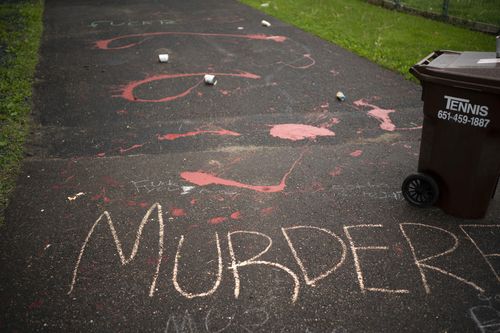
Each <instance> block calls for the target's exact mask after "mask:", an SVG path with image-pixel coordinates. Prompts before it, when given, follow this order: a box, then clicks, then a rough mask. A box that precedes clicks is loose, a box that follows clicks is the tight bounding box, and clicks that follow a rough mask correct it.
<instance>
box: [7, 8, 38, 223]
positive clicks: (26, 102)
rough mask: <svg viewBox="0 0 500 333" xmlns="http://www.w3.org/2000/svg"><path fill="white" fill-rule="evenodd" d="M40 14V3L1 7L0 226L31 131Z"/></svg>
mask: <svg viewBox="0 0 500 333" xmlns="http://www.w3.org/2000/svg"><path fill="white" fill-rule="evenodd" d="M42 13H43V1H42V0H28V1H18V2H12V3H0V226H1V225H3V223H4V211H5V208H6V207H7V204H8V198H9V194H10V193H11V192H12V190H13V189H14V186H15V181H16V177H17V175H18V173H19V168H20V165H21V161H22V158H23V156H24V142H25V140H26V137H27V134H28V133H29V128H30V122H31V118H30V111H31V92H32V84H33V77H34V73H35V67H36V64H37V63H38V48H39V45H40V38H41V35H42Z"/></svg>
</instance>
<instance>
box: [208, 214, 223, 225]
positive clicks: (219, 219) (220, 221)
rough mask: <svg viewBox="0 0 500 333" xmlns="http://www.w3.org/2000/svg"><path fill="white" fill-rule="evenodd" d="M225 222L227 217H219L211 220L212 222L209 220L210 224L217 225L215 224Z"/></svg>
mask: <svg viewBox="0 0 500 333" xmlns="http://www.w3.org/2000/svg"><path fill="white" fill-rule="evenodd" d="M225 221H227V217H223V216H219V217H213V218H211V219H210V220H208V223H209V224H213V225H215V224H219V223H222V222H225Z"/></svg>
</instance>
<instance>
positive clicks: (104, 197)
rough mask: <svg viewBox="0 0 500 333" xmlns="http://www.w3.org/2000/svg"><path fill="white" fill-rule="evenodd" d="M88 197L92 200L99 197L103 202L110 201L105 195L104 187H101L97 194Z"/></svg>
mask: <svg viewBox="0 0 500 333" xmlns="http://www.w3.org/2000/svg"><path fill="white" fill-rule="evenodd" d="M90 199H91V200H92V201H97V200H99V199H102V201H103V202H104V203H110V202H111V199H110V198H108V197H107V196H106V189H105V188H102V189H101V192H99V193H98V194H96V195H94V196H92V197H91V198H90Z"/></svg>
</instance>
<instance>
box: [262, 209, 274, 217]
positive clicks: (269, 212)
mask: <svg viewBox="0 0 500 333" xmlns="http://www.w3.org/2000/svg"><path fill="white" fill-rule="evenodd" d="M273 212H274V207H266V208H262V209H261V210H260V214H261V215H262V216H270V215H271V214H272V213H273Z"/></svg>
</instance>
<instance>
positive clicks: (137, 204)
mask: <svg viewBox="0 0 500 333" xmlns="http://www.w3.org/2000/svg"><path fill="white" fill-rule="evenodd" d="M127 206H129V207H141V208H147V207H149V206H150V204H148V203H147V202H144V201H142V202H137V201H132V200H129V201H127Z"/></svg>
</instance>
